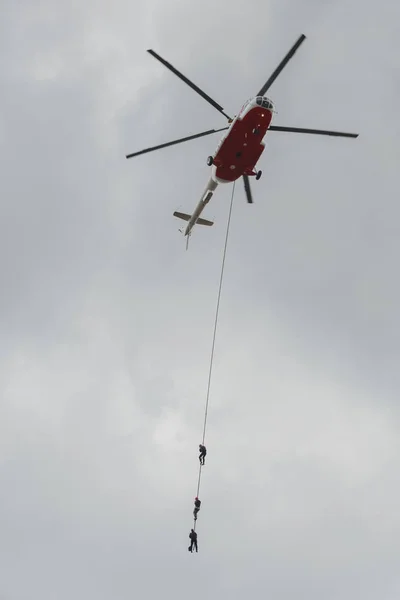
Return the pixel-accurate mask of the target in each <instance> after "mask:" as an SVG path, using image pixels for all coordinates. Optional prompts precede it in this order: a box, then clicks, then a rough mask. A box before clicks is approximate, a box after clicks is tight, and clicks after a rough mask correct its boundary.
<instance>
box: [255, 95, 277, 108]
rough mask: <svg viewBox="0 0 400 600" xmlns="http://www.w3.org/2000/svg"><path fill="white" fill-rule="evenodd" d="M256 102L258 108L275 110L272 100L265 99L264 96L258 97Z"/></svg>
mask: <svg viewBox="0 0 400 600" xmlns="http://www.w3.org/2000/svg"><path fill="white" fill-rule="evenodd" d="M256 102H257V104H258V106H262V107H263V108H268V109H269V110H273V108H274V106H273V104H272V102H271V101H270V100H268V98H265V97H264V96H257V98H256Z"/></svg>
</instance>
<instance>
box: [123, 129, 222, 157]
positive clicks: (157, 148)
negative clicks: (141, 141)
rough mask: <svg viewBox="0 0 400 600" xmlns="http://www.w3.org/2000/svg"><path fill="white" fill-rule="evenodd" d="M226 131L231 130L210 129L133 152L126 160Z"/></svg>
mask: <svg viewBox="0 0 400 600" xmlns="http://www.w3.org/2000/svg"><path fill="white" fill-rule="evenodd" d="M225 129H229V127H222V128H221V129H209V130H208V131H203V132H202V133H196V134H195V135H189V136H188V137H184V138H180V139H179V140H174V141H172V142H167V143H166V144H160V145H159V146H152V147H151V148H145V149H144V150H140V151H139V152H133V154H127V155H126V158H133V157H134V156H139V155H140V154H146V153H147V152H153V151H154V150H160V149H161V148H168V146H174V145H175V144H181V143H182V142H188V141H189V140H195V139H196V138H200V137H203V136H205V135H211V134H212V133H217V132H218V131H224V130H225Z"/></svg>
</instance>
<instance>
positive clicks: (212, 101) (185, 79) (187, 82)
mask: <svg viewBox="0 0 400 600" xmlns="http://www.w3.org/2000/svg"><path fill="white" fill-rule="evenodd" d="M147 52H148V53H149V54H151V55H152V56H154V58H156V59H157V60H159V61H160V63H162V64H163V65H164V67H167V69H169V70H170V71H171V72H172V73H174V75H176V76H177V77H179V79H181V80H182V81H184V82H185V83H186V85H188V86H189V87H191V88H192V90H194V91H195V92H197V93H198V94H200V96H201V97H202V98H204V100H207V102H209V103H210V104H211V106H213V107H214V108H216V109H217V110H218V111H219V112H220V113H222V114H223V115H224V117H226V118H227V119H230V117H229V115H227V114H226V113H225V112H224V109H223V108H222V106H220V105H219V104H218V103H217V102H215V100H213V99H212V98H211V97H210V96H209V95H208V94H206V93H205V92H203V90H202V89H200V88H199V87H198V86H197V85H196V84H194V83H193V82H192V81H190V79H188V78H187V77H185V75H183V74H182V73H181V72H180V71H178V69H175V67H173V66H172V65H171V63H169V62H167V61H166V60H165V59H164V58H162V57H161V56H160V55H159V54H157V52H154V50H147Z"/></svg>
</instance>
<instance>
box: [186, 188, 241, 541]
mask: <svg viewBox="0 0 400 600" xmlns="http://www.w3.org/2000/svg"><path fill="white" fill-rule="evenodd" d="M235 183H236V182H235V181H234V182H233V188H232V196H231V204H230V207H229V215H228V224H227V226H226V235H225V246H224V253H223V257H222V266H221V275H220V278H219V289H218V299H217V306H216V309H215V320H214V333H213V341H212V347H211V357H210V369H209V372H208V384H207V398H206V406H205V411H204V426H203V441H202V444H203V446H204V441H205V438H206V428H207V417H208V404H209V399H210V387H211V375H212V369H213V362H214V349H215V338H216V335H217V325H218V315H219V304H220V300H221V290H222V281H223V279H224V268H225V258H226V249H227V246H228V238H229V228H230V224H231V215H232V207H233V198H234V194H235ZM201 467H202V465H200V467H199V478H198V481H197V494H196V496H197V497H198V496H199V493H200V481H201ZM193 529H194V530H195V531H196V520H194V526H193Z"/></svg>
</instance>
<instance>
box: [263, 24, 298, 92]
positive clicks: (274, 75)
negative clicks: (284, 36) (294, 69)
mask: <svg viewBox="0 0 400 600" xmlns="http://www.w3.org/2000/svg"><path fill="white" fill-rule="evenodd" d="M305 39H306V36H305V35H303V34H301V36H300V37H299V39H298V40H297V42H296V43H295V44H294V46H292V48H291V49H290V50H289V52H288V53H287V54H286V56H285V58H284V59H283V60H282V61H281V62H280V63H279V65H278V66H277V67H276V69H275V71H274V72H273V73H272V75H271V77H270V78H269V79H268V81H267V82H266V83H265V84H264V85H263V87H262V88H261V90H260V91H259V92H258V94H257V96H264V94H265V92H266V91H267V90H268V88H269V87H270V86H271V85H272V84H273V83H274V81H275V79H276V78H277V77H278V75H279V74H280V72H281V71H282V70H283V69H284V68H285V67H286V65H287V64H288V62H289V60H290V59H291V58H292V57H293V55H294V53H295V52H296V50H298V49H299V48H300V46H301V44H302V43H303V42H304V40H305Z"/></svg>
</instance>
